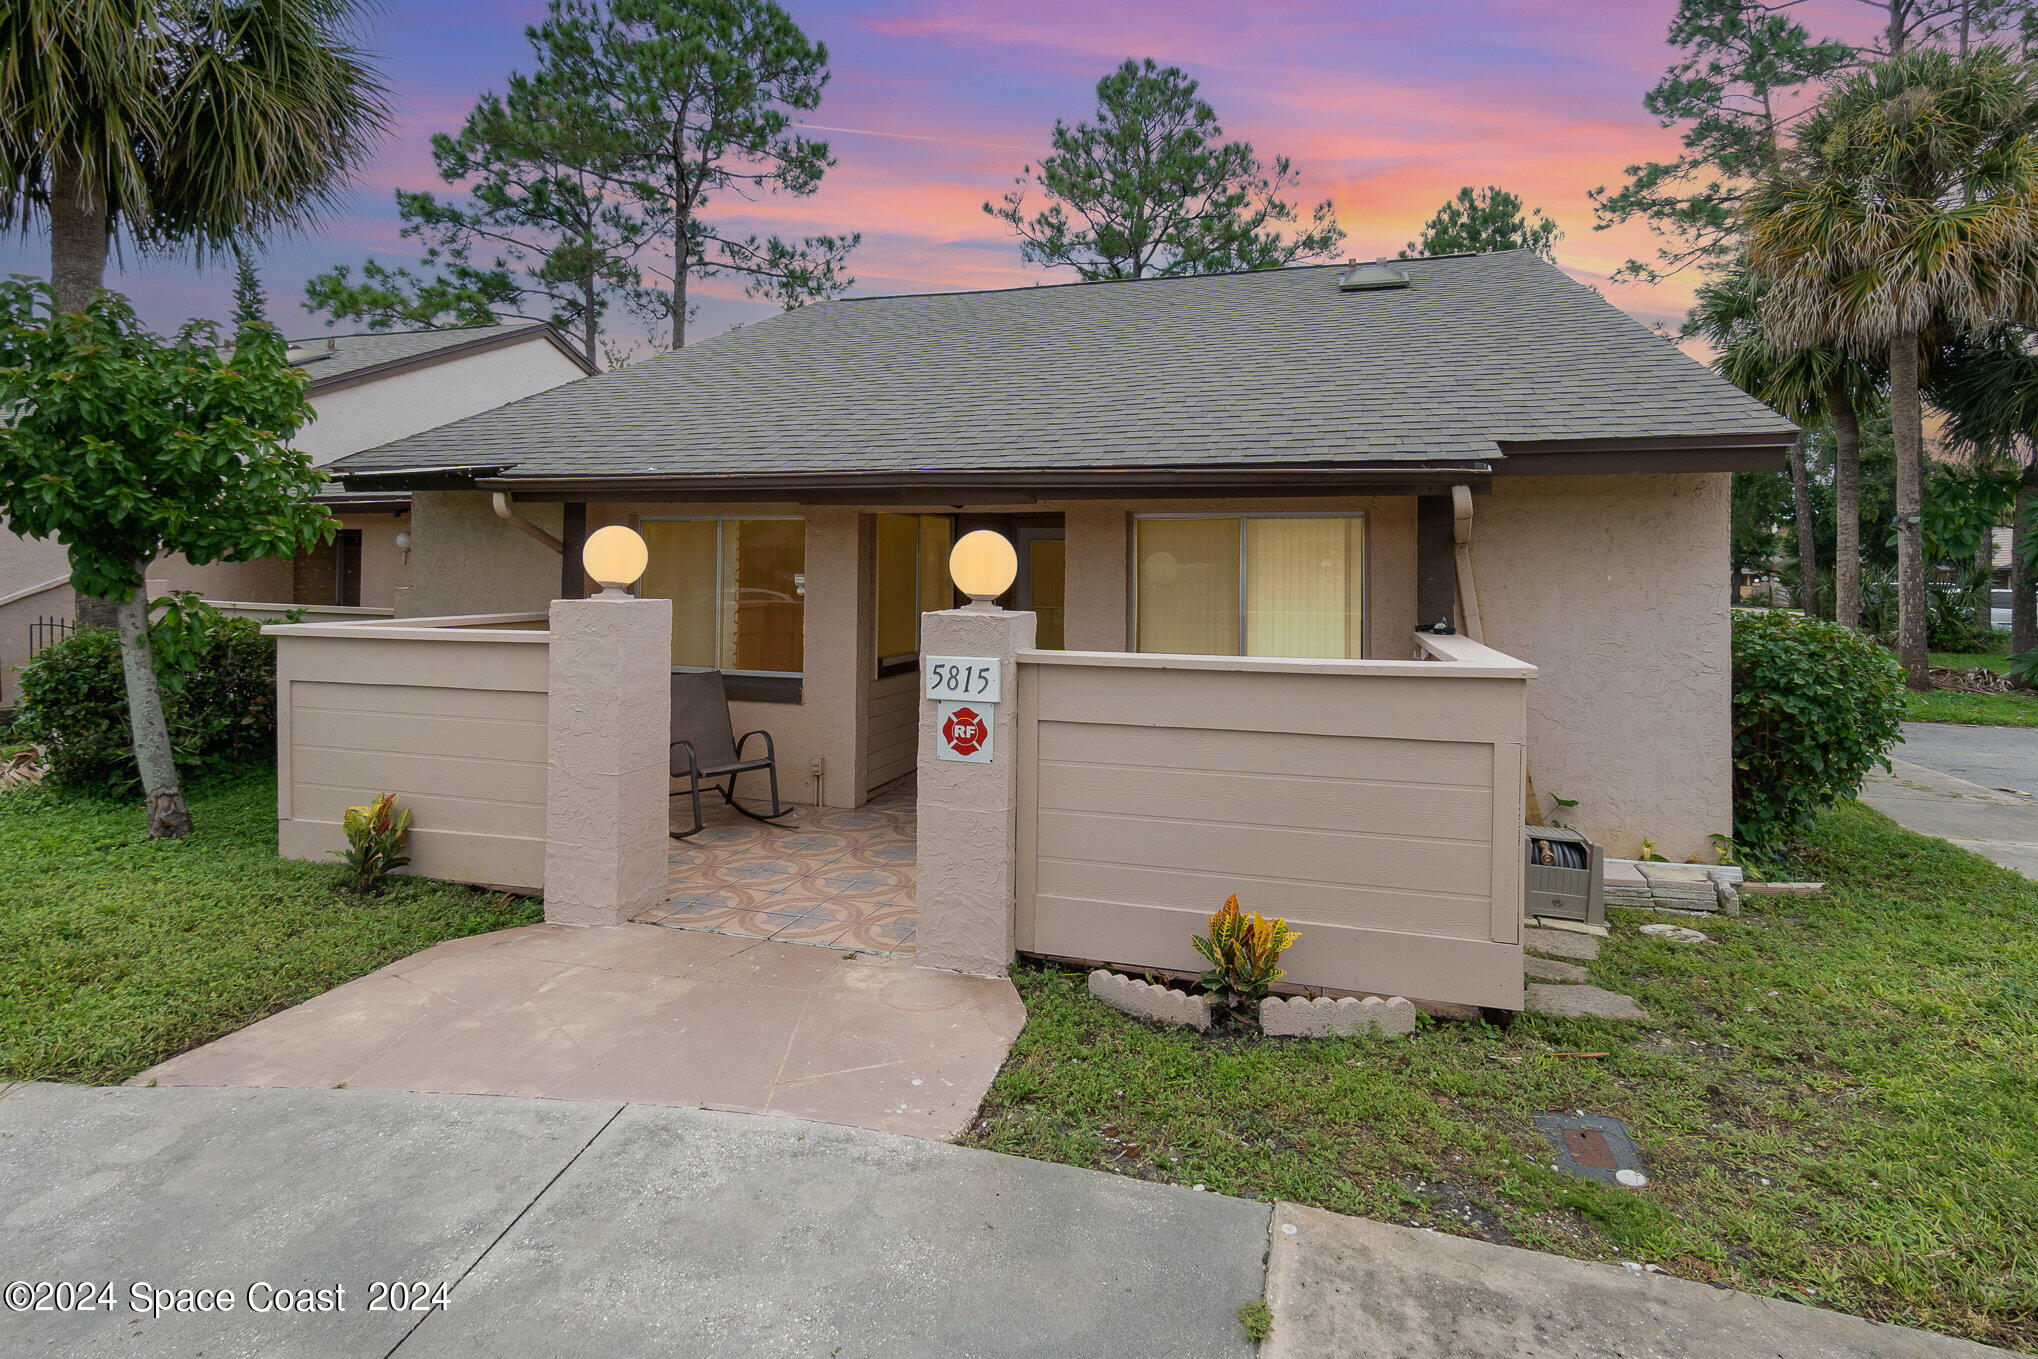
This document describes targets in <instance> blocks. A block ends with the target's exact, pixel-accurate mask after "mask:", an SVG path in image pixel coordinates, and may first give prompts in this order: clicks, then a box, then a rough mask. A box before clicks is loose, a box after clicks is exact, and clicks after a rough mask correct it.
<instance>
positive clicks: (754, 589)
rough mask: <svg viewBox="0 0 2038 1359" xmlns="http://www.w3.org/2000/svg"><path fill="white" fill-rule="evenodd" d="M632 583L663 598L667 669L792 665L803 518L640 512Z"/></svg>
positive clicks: (795, 665)
mask: <svg viewBox="0 0 2038 1359" xmlns="http://www.w3.org/2000/svg"><path fill="white" fill-rule="evenodd" d="M640 531H641V532H642V533H643V535H644V543H645V546H646V547H648V548H649V549H650V550H651V561H650V564H649V565H648V566H647V567H646V568H645V570H644V579H643V583H642V584H641V586H640V587H639V592H640V593H641V594H643V595H644V596H645V597H646V598H647V599H669V600H671V601H672V664H673V668H674V669H698V670H722V671H726V672H728V673H730V674H738V675H798V674H799V673H800V671H801V669H802V668H803V665H804V655H805V650H806V613H807V601H806V594H807V575H806V572H807V524H806V521H805V520H804V519H648V518H647V519H645V520H643V521H641V524H640Z"/></svg>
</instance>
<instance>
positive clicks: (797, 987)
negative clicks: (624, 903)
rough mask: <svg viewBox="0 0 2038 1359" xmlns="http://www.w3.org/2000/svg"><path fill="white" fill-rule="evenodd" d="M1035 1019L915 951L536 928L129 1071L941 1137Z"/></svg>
mask: <svg viewBox="0 0 2038 1359" xmlns="http://www.w3.org/2000/svg"><path fill="white" fill-rule="evenodd" d="M1025 1024H1026V1007H1025V1006H1024V1005H1023V1004H1021V1003H1020V1000H1019V993H1018V992H1017V991H1016V990H1014V989H1013V987H1012V983H1011V982H1009V981H1005V980H1002V979H996V980H994V979H990V978H984V977H962V976H957V975H956V974H954V973H951V972H935V971H930V970H927V969H924V968H919V967H916V966H914V963H913V960H912V959H911V958H910V957H906V958H889V957H878V956H874V955H871V954H862V953H850V952H845V951H842V950H837V949H827V948H815V947H812V946H810V945H801V944H790V943H779V942H775V941H768V940H759V939H754V938H737V937H734V936H731V935H724V934H706V933H699V932H695V931H690V930H670V929H661V928H659V927H657V926H655V925H620V926H616V927H615V928H612V929H573V928H569V927H567V926H563V925H531V926H526V927H524V928H522V929H514V930H502V931H498V932H497V933H494V934H484V935H475V936H473V937H470V938H466V939H455V940H450V941H448V942H446V943H443V944H438V945H435V946H434V947H432V948H428V949H426V950H424V951H423V952H421V953H415V954H412V955H411V956H410V957H408V958H403V959H400V960H399V961H397V962H394V963H391V964H390V965H389V966H388V967H385V968H383V969H381V970H380V971H378V972H373V973H370V974H369V975H368V976H365V977H361V978H359V979H357V980H355V981H351V982H348V983H347V984H346V985H344V986H339V987H335V988H334V989H333V990H331V991H328V992H326V993H325V994H324V995H321V996H315V997H313V998H312V999H310V1000H308V1001H305V1002H304V1003H303V1004H302V1005H297V1006H294V1007H292V1008H291V1009H288V1010H285V1011H284V1012H282V1013H281V1014H277V1015H272V1016H270V1017H269V1018H268V1019H265V1020H263V1021H261V1022H260V1023H258V1024H252V1025H250V1026H249V1027H247V1028H245V1029H242V1030H241V1031H240V1032H238V1033H233V1034H229V1035H227V1036H226V1037H225V1038H221V1039H218V1040H216V1041H214V1042H211V1043H208V1044H206V1045H205V1046H204V1047H202V1048H196V1049H194V1050H192V1051H190V1052H187V1053H184V1054H182V1055H181V1056H178V1057H173V1058H171V1059H170V1060H169V1061H167V1062H164V1063H163V1064H162V1065H161V1066H158V1067H155V1068H154V1069H152V1070H149V1071H145V1072H143V1073H142V1074H141V1075H140V1076H138V1077H136V1078H135V1080H134V1081H133V1082H131V1083H132V1084H136V1085H147V1084H151V1083H154V1084H158V1085H257V1086H309V1087H312V1088H316V1089H331V1088H333V1087H335V1086H346V1087H347V1088H349V1089H355V1090H407V1091H422V1092H432V1093H438V1094H477V1095H541V1096H545V1097H548V1098H552V1099H575V1100H609V1101H613V1102H616V1103H619V1104H621V1103H634V1104H673V1105H691V1106H695V1107H700V1108H710V1109H731V1110H738V1111H742V1112H748V1113H773V1114H788V1115H792V1116H794V1117H798V1118H812V1119H820V1120H822V1121H825V1122H829V1123H843V1124H848V1125H851V1126H854V1127H860V1128H875V1129H880V1130H882V1131H886V1132H897V1133H907V1134H911V1135H912V1136H915V1137H932V1138H939V1139H947V1138H951V1137H954V1136H955V1135H956V1134H957V1133H959V1132H961V1131H962V1130H963V1129H964V1128H966V1127H968V1126H969V1122H970V1120H971V1119H972V1118H974V1117H976V1112H977V1108H978V1106H979V1105H981V1104H982V1103H983V1099H984V1092H985V1091H986V1090H987V1089H989V1088H990V1084H991V1079H992V1077H994V1076H996V1075H997V1074H998V1068H999V1067H1000V1066H1002V1065H1003V1064H1004V1061H1005V1052H1006V1049H1008V1048H1009V1047H1010V1046H1011V1045H1012V1040H1013V1039H1014V1038H1017V1037H1018V1036H1019V1030H1020V1029H1022V1028H1023V1027H1025Z"/></svg>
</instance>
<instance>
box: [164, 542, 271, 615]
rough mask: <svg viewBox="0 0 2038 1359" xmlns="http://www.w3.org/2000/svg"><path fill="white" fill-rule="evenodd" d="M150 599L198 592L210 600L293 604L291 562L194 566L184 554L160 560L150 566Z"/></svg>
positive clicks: (264, 561) (260, 561) (268, 561)
mask: <svg viewBox="0 0 2038 1359" xmlns="http://www.w3.org/2000/svg"><path fill="white" fill-rule="evenodd" d="M148 581H149V585H148V588H149V597H150V598H152V599H153V598H155V597H157V596H160V595H166V594H168V593H170V592H171V591H172V590H195V591H197V592H198V593H199V594H202V595H204V596H205V597H206V598H208V599H231V600H242V601H247V602H255V601H271V600H273V601H276V602H278V603H284V604H287V603H289V602H290V563H289V561H288V560H286V559H284V558H281V557H264V558H262V559H261V560H259V561H252V562H207V563H206V564H205V565H204V566H193V565H192V564H191V563H190V562H188V561H186V560H185V559H184V556H183V554H182V553H171V554H170V555H169V556H167V557H158V558H157V559H156V561H155V563H154V564H153V565H151V566H150V567H149V576H148Z"/></svg>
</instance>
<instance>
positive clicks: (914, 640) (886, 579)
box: [877, 514, 955, 675]
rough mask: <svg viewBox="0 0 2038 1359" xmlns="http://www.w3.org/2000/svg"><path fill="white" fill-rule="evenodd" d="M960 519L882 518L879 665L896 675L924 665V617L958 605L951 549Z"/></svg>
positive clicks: (884, 671) (879, 537) (940, 516)
mask: <svg viewBox="0 0 2038 1359" xmlns="http://www.w3.org/2000/svg"><path fill="white" fill-rule="evenodd" d="M954 539H955V521H954V520H952V519H950V518H949V517H948V516H947V515H945V514H881V515H879V516H877V664H878V674H879V675H896V674H899V673H901V672H903V671H906V670H910V669H912V668H913V667H915V666H917V665H918V664H919V663H920V615H921V614H923V613H926V612H929V611H930V610H935V609H949V608H953V607H955V590H954V587H953V586H951V585H950V584H949V580H948V550H949V548H951V547H952V546H954Z"/></svg>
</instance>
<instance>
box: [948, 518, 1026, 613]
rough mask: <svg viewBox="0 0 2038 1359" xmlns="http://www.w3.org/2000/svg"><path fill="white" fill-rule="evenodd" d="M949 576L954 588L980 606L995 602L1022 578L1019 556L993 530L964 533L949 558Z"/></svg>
mask: <svg viewBox="0 0 2038 1359" xmlns="http://www.w3.org/2000/svg"><path fill="white" fill-rule="evenodd" d="M948 574H949V576H950V577H951V578H953V579H954V581H955V588H956V589H958V590H960V591H962V592H963V593H964V594H966V595H968V596H969V597H970V598H971V599H973V600H975V601H976V602H977V603H979V604H982V603H984V602H986V601H988V600H993V599H996V598H997V597H998V596H999V595H1001V594H1004V593H1005V591H1007V590H1009V589H1011V588H1012V582H1013V581H1015V580H1017V579H1018V578H1019V554H1018V553H1017V552H1014V551H1013V550H1012V545H1011V544H1010V543H1008V542H1006V541H1005V539H1004V537H1003V536H1002V535H1000V534H997V533H994V532H992V531H991V530H990V529H978V530H977V531H976V532H974V533H965V534H963V535H962V538H961V540H960V541H958V542H957V543H956V545H955V549H954V550H953V551H951V552H950V553H949V554H948Z"/></svg>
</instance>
